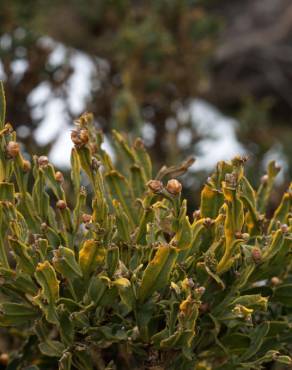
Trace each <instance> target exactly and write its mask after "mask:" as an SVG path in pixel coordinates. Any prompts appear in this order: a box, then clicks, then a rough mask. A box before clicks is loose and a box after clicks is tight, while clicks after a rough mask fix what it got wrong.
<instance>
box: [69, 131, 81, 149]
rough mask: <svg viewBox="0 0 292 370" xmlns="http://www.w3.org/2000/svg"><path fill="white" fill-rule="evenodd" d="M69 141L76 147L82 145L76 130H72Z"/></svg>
mask: <svg viewBox="0 0 292 370" xmlns="http://www.w3.org/2000/svg"><path fill="white" fill-rule="evenodd" d="M71 140H72V142H73V144H75V145H77V146H79V145H81V144H82V141H81V139H80V137H79V134H78V131H77V130H72V131H71Z"/></svg>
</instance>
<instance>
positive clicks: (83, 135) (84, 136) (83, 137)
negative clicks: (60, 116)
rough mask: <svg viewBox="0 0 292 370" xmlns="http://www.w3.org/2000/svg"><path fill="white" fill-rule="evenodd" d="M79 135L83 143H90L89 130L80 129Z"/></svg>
mask: <svg viewBox="0 0 292 370" xmlns="http://www.w3.org/2000/svg"><path fill="white" fill-rule="evenodd" d="M79 137H80V140H81V142H82V144H86V143H88V140H89V136H88V131H87V130H86V129H82V130H80V132H79Z"/></svg>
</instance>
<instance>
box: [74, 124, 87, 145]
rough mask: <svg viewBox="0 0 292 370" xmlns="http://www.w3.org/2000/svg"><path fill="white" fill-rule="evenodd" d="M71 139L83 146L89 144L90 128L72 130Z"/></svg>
mask: <svg viewBox="0 0 292 370" xmlns="http://www.w3.org/2000/svg"><path fill="white" fill-rule="evenodd" d="M71 140H72V142H73V143H74V144H75V145H76V146H83V145H85V144H87V143H88V140H89V135H88V130H87V129H85V128H83V129H78V130H72V131H71Z"/></svg>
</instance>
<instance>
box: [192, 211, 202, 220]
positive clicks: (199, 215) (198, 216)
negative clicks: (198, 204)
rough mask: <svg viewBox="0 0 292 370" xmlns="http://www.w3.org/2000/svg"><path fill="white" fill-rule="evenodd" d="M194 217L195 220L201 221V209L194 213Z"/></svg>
mask: <svg viewBox="0 0 292 370" xmlns="http://www.w3.org/2000/svg"><path fill="white" fill-rule="evenodd" d="M193 217H194V220H199V219H200V217H201V211H200V210H199V209H197V210H196V211H194V213H193Z"/></svg>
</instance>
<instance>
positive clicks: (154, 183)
mask: <svg viewBox="0 0 292 370" xmlns="http://www.w3.org/2000/svg"><path fill="white" fill-rule="evenodd" d="M147 186H148V188H149V189H150V190H151V191H153V193H159V192H160V191H161V190H162V189H163V184H162V182H161V181H159V180H150V181H148V182H147Z"/></svg>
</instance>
